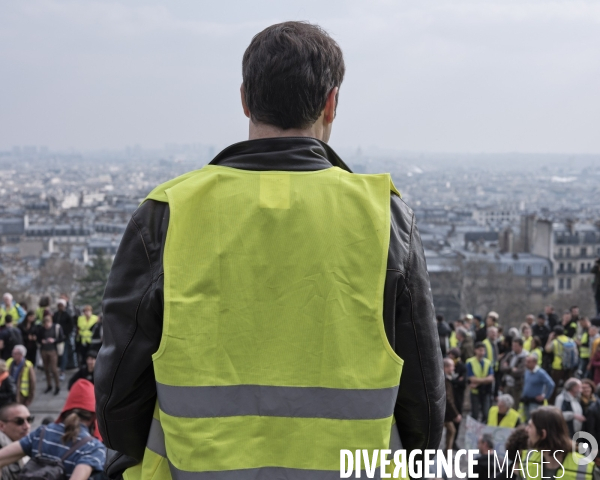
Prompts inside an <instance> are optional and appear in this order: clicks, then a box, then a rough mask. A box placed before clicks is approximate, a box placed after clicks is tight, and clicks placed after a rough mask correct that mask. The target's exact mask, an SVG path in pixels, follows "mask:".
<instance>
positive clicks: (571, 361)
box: [544, 325, 579, 403]
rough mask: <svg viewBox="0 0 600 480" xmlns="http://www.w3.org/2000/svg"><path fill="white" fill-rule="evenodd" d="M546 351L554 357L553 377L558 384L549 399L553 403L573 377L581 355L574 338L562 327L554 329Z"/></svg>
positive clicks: (558, 326)
mask: <svg viewBox="0 0 600 480" xmlns="http://www.w3.org/2000/svg"><path fill="white" fill-rule="evenodd" d="M544 349H545V350H546V352H548V353H552V354H553V355H554V359H553V360H552V373H551V376H552V380H554V383H555V384H556V388H555V389H554V392H553V393H552V397H550V399H549V401H550V403H552V402H554V400H555V399H556V395H558V392H559V389H560V387H561V386H562V385H563V383H564V382H566V381H567V379H568V378H570V377H571V376H572V373H573V371H574V370H575V369H576V368H577V366H578V364H579V355H578V353H577V345H576V344H575V342H574V341H573V339H572V338H569V337H567V336H566V335H565V331H564V329H563V327H561V326H560V325H557V326H556V327H554V330H553V331H552V333H551V334H550V336H549V337H548V342H547V343H546V346H545V347H544Z"/></svg>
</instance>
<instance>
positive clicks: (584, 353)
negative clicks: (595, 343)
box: [575, 317, 592, 375]
mask: <svg viewBox="0 0 600 480" xmlns="http://www.w3.org/2000/svg"><path fill="white" fill-rule="evenodd" d="M579 326H580V327H581V332H582V333H581V336H580V337H579V338H578V339H577V340H575V342H576V343H577V346H578V347H579V370H578V372H579V373H580V375H585V374H587V372H588V363H589V362H590V356H591V347H592V342H591V338H590V327H591V326H592V324H591V323H590V321H589V320H588V319H587V318H586V317H582V318H580V319H579Z"/></svg>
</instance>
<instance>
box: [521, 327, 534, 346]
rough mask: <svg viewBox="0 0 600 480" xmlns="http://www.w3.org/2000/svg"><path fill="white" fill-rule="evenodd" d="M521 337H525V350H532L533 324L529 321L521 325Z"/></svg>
mask: <svg viewBox="0 0 600 480" xmlns="http://www.w3.org/2000/svg"><path fill="white" fill-rule="evenodd" d="M521 337H522V338H523V350H526V351H527V352H531V349H532V346H531V343H532V342H533V337H532V336H531V326H530V325H529V324H528V323H524V324H523V325H521Z"/></svg>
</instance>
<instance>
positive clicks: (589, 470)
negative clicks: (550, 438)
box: [515, 450, 594, 480]
mask: <svg viewBox="0 0 600 480" xmlns="http://www.w3.org/2000/svg"><path fill="white" fill-rule="evenodd" d="M527 454H528V452H527V451H524V452H522V453H521V455H522V456H521V462H522V466H523V470H524V471H521V470H515V471H516V472H518V473H519V474H522V473H524V474H525V480H538V479H539V480H542V478H549V477H548V475H547V474H546V473H545V472H542V461H541V459H542V454H541V452H540V451H539V450H533V451H531V452H530V455H529V458H527ZM581 458H583V455H580V454H579V453H576V452H569V453H567V455H566V456H565V458H564V460H563V461H562V466H563V468H560V467H559V468H558V470H557V471H556V475H555V477H554V478H560V479H561V480H592V474H593V471H594V462H593V461H592V462H591V463H586V464H584V465H578V464H577V460H579V459H581ZM543 463H544V464H545V465H544V467H546V464H547V462H546V461H544V462H543ZM518 466H519V467H520V466H521V465H518ZM563 469H564V470H563ZM542 473H544V475H545V476H544V477H543V476H542Z"/></svg>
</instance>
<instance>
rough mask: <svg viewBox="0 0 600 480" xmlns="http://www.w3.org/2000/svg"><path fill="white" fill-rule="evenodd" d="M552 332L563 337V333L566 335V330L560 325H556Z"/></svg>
mask: <svg viewBox="0 0 600 480" xmlns="http://www.w3.org/2000/svg"><path fill="white" fill-rule="evenodd" d="M552 331H553V332H554V333H556V334H557V335H562V334H563V333H565V329H564V328H563V327H561V326H560V325H556V326H555V327H554V328H553V329H552Z"/></svg>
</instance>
